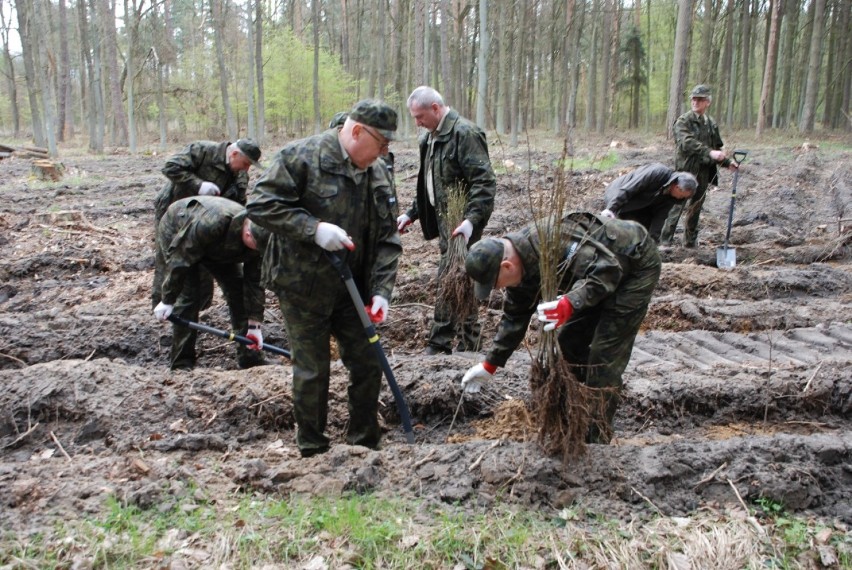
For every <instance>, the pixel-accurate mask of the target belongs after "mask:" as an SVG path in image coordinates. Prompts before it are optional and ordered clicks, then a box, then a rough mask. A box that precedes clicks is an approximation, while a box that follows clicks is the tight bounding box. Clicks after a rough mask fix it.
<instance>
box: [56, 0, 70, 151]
mask: <svg viewBox="0 0 852 570" xmlns="http://www.w3.org/2000/svg"><path fill="white" fill-rule="evenodd" d="M58 95H59V101H58V109H57V115H58V117H57V122H56V127H57V133H56V138H57V139H58V140H59V142H64V141H65V135H66V134H68V135H70V134H72V122H71V117H72V116H73V113H70V112H68V106H69V105H70V103H71V61H70V58H69V56H68V12H67V10H66V8H65V0H59V93H58Z"/></svg>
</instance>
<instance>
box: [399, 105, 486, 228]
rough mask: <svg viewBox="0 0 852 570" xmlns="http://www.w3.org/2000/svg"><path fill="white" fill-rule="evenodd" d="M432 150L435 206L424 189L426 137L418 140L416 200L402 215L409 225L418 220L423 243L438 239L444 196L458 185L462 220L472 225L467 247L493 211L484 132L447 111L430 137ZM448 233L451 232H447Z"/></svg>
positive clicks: (426, 158)
mask: <svg viewBox="0 0 852 570" xmlns="http://www.w3.org/2000/svg"><path fill="white" fill-rule="evenodd" d="M433 136H434V138H435V142H434V144H433V146H432V161H431V162H432V181H433V187H434V190H435V206H432V204H431V203H430V202H429V193H428V191H427V189H426V171H427V164H426V162H427V160H428V159H429V135H428V134H427V135H425V136H423V137H421V138H420V172H419V174H418V175H417V197H416V198H415V199H414V203H413V204H412V206H411V208H410V209H409V210H408V212H406V215H407V216H408V217H409V218H411V220H412V221H414V220H418V219H419V220H420V228H421V229H422V230H423V237H424V238H425V239H427V240H430V239H434V238H436V237H438V236H439V235H440V232H439V229H438V228H439V224H441V223H444V222H443V221H442V220H441V218H443V217H444V216H446V213H447V193H448V191H449V189H450V188H452V187H453V186H454V185H461V186H462V187H463V188H464V192H465V195H466V196H467V203H466V205H465V209H464V217H465V219H467V220H470V223H472V224H473V235H472V237H471V240H470V244H473V243H474V242H476V241H477V240H478V239H479V238H480V237H481V236H482V230H483V229H484V228H485V226H486V224H488V220H489V218H490V217H491V212H492V211H493V210H494V194H495V193H496V191H497V180H496V178H495V177H494V171H493V170H492V169H491V159H490V158H489V157H488V143H487V142H486V140H485V132H483V130H482V129H480V128H479V127H477V126H476V125H475V124H474V123H472V122H470V121H468V120H467V119H465V118H464V117H462V116H460V115H459V114H458V113H457V112H456V111H455V110H452V109H451V110H450V111H449V112H448V113H447V116H446V117H444V122H443V124H442V125H441V129H440V130H439V131H438V132H436V133H434V135H433ZM448 229H449V230H450V231H452V230H454V229H455V228H448Z"/></svg>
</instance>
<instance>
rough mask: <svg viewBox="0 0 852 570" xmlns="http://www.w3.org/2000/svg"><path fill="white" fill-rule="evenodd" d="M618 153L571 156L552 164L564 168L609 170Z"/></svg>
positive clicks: (615, 162) (614, 162) (616, 162)
mask: <svg viewBox="0 0 852 570" xmlns="http://www.w3.org/2000/svg"><path fill="white" fill-rule="evenodd" d="M618 160H619V159H618V155H617V154H616V153H614V152H607V153H606V154H605V155H603V156H598V155H595V156H586V157H580V156H572V157H568V158H565V159H561V160H557V161H556V162H555V163H554V166H557V167H559V166H561V167H562V168H564V169H566V170H590V169H594V170H601V171H604V170H609V169H610V168H613V167H614V166H615V165H616V164H618Z"/></svg>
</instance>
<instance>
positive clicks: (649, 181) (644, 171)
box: [605, 162, 681, 215]
mask: <svg viewBox="0 0 852 570" xmlns="http://www.w3.org/2000/svg"><path fill="white" fill-rule="evenodd" d="M674 173H675V171H674V170H672V169H671V168H669V167H668V166H666V165H664V164H660V163H659V162H653V163H651V164H646V165H645V166H640V167H639V168H637V169H636V170H633V171H632V172H628V173H627V174H624V175H622V176H619V177H618V178H616V179H615V180H613V181H612V182H610V183H609V185H608V186H607V187H606V194H605V199H606V208H607V209H608V210H610V211H611V212H612V213H614V214H615V215H618V214H619V213H624V212H632V211H634V210H641V209H643V208H647V207H648V206H659V208H660V209H665V210H666V211H668V210H670V209H671V207H672V206H673V205H674V204H676V203H678V202H681V200H676V199H675V198H673V197H672V196H670V195H669V194H668V193H667V192H666V190H668V187H669V186H670V185H671V183H672V182H675V181H676V180H677V177H676V176H674Z"/></svg>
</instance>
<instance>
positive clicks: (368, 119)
mask: <svg viewBox="0 0 852 570" xmlns="http://www.w3.org/2000/svg"><path fill="white" fill-rule="evenodd" d="M349 118H350V119H352V120H353V121H357V122H359V123H361V124H362V125H367V126H368V127H372V128H374V129H376V130H377V131H379V134H381V135H382V136H383V137H385V138H386V139H388V140H389V141H392V140H394V139H395V138H396V111H394V110H393V109H392V108H391V107H390V105H388V104H387V103H385V102H384V101H378V100H376V99H364V100H362V101H358V102H357V103H355V106H354V107H352V110H351V111H349Z"/></svg>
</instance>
